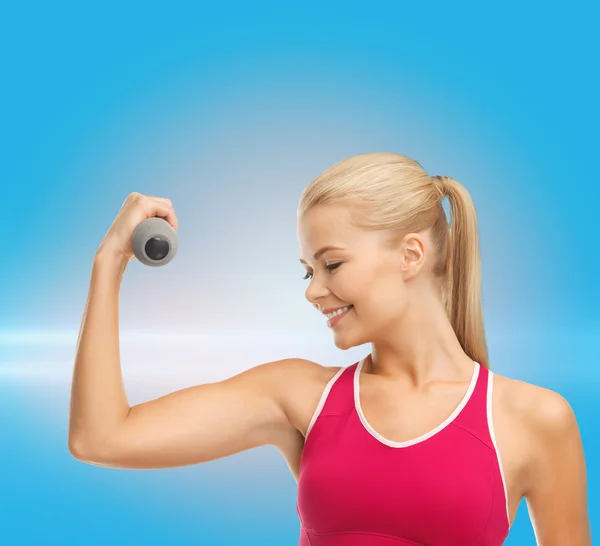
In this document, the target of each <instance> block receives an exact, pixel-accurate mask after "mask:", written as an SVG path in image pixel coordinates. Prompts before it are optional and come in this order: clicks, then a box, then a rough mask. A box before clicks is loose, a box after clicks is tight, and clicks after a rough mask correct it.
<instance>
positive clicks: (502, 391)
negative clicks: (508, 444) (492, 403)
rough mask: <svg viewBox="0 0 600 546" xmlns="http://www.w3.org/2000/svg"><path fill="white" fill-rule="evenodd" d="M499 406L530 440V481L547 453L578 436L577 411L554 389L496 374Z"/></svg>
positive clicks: (527, 447)
mask: <svg viewBox="0 0 600 546" xmlns="http://www.w3.org/2000/svg"><path fill="white" fill-rule="evenodd" d="M494 376H495V379H494V383H495V384H496V385H497V386H498V391H499V395H498V397H499V404H500V405H501V406H502V407H503V408H504V409H505V411H506V412H507V413H508V414H509V415H510V416H511V418H512V422H513V423H514V424H515V426H518V427H519V431H520V433H521V438H523V439H525V438H526V439H527V445H526V446H525V445H524V446H523V448H525V457H526V461H524V465H525V467H526V471H527V475H528V476H529V478H530V480H533V479H534V478H533V476H534V475H535V473H536V471H537V470H539V468H540V462H541V461H543V460H545V459H546V458H547V454H548V453H549V452H550V451H552V450H553V449H555V448H557V447H558V446H559V445H561V444H563V443H564V442H565V441H566V440H568V439H569V438H573V437H578V435H579V429H578V424H577V420H576V417H575V412H574V411H573V408H572V407H571V405H570V404H569V402H568V401H567V399H566V398H565V397H564V396H562V395H561V394H560V393H558V392H556V391H553V390H551V389H548V388H545V387H542V386H539V385H535V384H533V383H528V382H526V381H521V380H518V379H512V378H508V377H505V376H501V375H497V374H494Z"/></svg>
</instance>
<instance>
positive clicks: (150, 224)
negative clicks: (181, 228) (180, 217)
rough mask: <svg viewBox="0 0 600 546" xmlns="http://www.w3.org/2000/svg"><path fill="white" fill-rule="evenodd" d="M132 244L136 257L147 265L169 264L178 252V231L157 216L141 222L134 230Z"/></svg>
mask: <svg viewBox="0 0 600 546" xmlns="http://www.w3.org/2000/svg"><path fill="white" fill-rule="evenodd" d="M131 246H132V247H133V253H134V254H135V257H136V258H137V259H138V260H139V261H140V262H142V263H143V264H145V265H151V266H153V267H158V266H161V265H165V264H168V263H169V262H170V261H171V260H172V259H173V258H174V257H175V254H177V247H178V246H179V241H178V239H177V232H176V231H175V230H174V229H173V227H172V226H171V224H169V222H167V221H166V220H165V219H164V218H160V217H159V216H155V217H154V218H147V219H146V220H144V221H143V222H140V223H139V224H138V225H137V226H136V228H135V229H134V230H133V235H132V236H131Z"/></svg>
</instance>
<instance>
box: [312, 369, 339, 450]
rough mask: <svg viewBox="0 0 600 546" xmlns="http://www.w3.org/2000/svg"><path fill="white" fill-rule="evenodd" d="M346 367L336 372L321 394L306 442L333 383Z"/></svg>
mask: <svg viewBox="0 0 600 546" xmlns="http://www.w3.org/2000/svg"><path fill="white" fill-rule="evenodd" d="M345 369H346V367H344V366H342V367H341V368H340V369H339V370H338V371H337V372H336V374H335V375H334V376H333V377H332V378H331V379H330V380H329V381H328V382H327V385H325V389H324V390H323V393H322V394H321V398H320V399H319V403H318V404H317V407H316V409H315V411H314V412H313V416H312V419H311V420H310V423H309V424H308V428H307V429H306V436H304V441H305V442H306V438H308V435H309V433H310V431H311V429H312V428H313V425H314V424H315V422H316V421H317V417H319V415H320V414H321V411H322V410H323V406H324V405H325V401H326V400H327V396H328V395H329V391H330V390H331V388H332V387H333V384H334V383H335V382H336V380H337V378H338V377H339V376H340V375H342V373H343V371H344V370H345Z"/></svg>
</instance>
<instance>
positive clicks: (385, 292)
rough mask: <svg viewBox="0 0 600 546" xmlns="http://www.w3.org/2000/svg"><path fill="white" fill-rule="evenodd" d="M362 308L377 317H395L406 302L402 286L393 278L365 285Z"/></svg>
mask: <svg viewBox="0 0 600 546" xmlns="http://www.w3.org/2000/svg"><path fill="white" fill-rule="evenodd" d="M364 286H365V292H364V296H363V297H362V298H361V302H362V303H363V306H361V307H362V308H365V312H371V313H373V314H377V315H378V316H382V317H386V316H397V315H398V313H399V312H400V311H401V310H402V308H403V307H404V305H405V301H406V294H405V291H404V286H403V284H402V282H401V281H398V280H397V278H395V277H393V278H392V277H384V278H381V277H379V278H376V279H373V280H372V281H371V283H368V284H365V285H364Z"/></svg>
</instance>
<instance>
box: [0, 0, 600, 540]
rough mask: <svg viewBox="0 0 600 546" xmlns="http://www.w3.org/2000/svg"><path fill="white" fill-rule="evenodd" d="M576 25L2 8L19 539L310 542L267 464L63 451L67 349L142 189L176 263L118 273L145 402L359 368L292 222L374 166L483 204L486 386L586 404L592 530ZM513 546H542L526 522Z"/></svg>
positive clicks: (7, 533)
mask: <svg viewBox="0 0 600 546" xmlns="http://www.w3.org/2000/svg"><path fill="white" fill-rule="evenodd" d="M567 7H568V9H567ZM567 7H565V6H561V5H560V4H554V5H549V4H547V3H541V2H539V3H538V4H537V5H535V4H529V7H527V5H526V4H518V3H516V2H504V3H502V4H501V5H497V6H483V5H482V4H480V3H473V4H470V5H468V4H466V3H463V4H457V3H452V4H450V3H448V4H447V5H445V4H443V3H439V4H437V5H435V4H432V3H431V2H428V3H425V4H423V5H422V6H421V7H419V6H415V5H414V3H411V4H408V3H400V2H395V3H387V4H384V3H378V2H368V3H349V2H343V3H342V2H336V3H333V2H328V3H326V4H325V3H303V7H302V8H300V7H299V6H292V5H288V6H282V5H278V4H277V3H275V2H273V3H270V4H268V3H265V2H260V3H257V2H252V4H251V5H249V4H241V3H240V4H239V5H237V4H236V3H229V4H227V5H223V7H218V6H216V5H208V4H199V3H192V2H188V3H183V2H169V3H168V4H167V3H164V4H162V5H161V4H158V3H147V2H143V3H142V2H125V3H124V2H118V3H117V2H109V1H104V2H102V3H90V2H86V3H81V2H64V1H57V2H52V3H42V2H33V3H32V2H27V3H20V2H3V3H2V4H1V6H0V55H1V68H2V82H3V84H2V86H1V88H0V94H1V96H2V101H1V102H0V112H1V120H0V127H1V133H0V138H1V147H0V154H1V163H0V181H1V184H2V197H3V198H2V204H3V221H2V229H3V235H4V241H3V245H2V246H3V256H2V262H1V268H0V271H1V275H2V292H1V293H0V297H1V301H0V308H1V309H2V314H1V316H0V321H1V324H0V372H1V373H0V381H1V383H0V404H1V408H0V419H1V423H0V426H1V431H2V445H3V447H2V450H0V463H1V464H2V472H1V474H0V477H1V482H2V483H1V486H0V513H1V514H2V515H1V516H0V536H1V537H2V543H3V544H10V545H15V546H16V545H36V546H37V545H45V544H61V545H70V544H78V545H82V544H84V545H96V544H98V545H105V544H114V545H121V544H128V545H129V544H144V545H165V544H169V545H191V544H236V545H237V544H261V545H267V544H268V545H271V544H272V545H284V544H285V545H287V544H290V545H291V544H296V543H297V540H298V534H299V521H298V518H297V514H296V511H295V504H296V492H297V489H296V483H295V481H294V479H293V477H292V475H291V474H290V472H289V470H288V468H287V466H286V463H285V461H284V459H283V458H282V457H281V455H280V454H279V452H278V451H277V450H276V449H275V448H274V447H272V446H264V447H262V448H259V449H255V450H250V451H247V452H244V453H240V454H237V455H236V456H232V457H229V458H224V459H221V460H217V461H213V462H211V463H207V464H204V465H196V466H191V467H184V468H177V469H165V470H152V471H131V470H130V471H126V470H119V469H107V468H102V467H95V466H92V465H86V464H83V463H81V462H79V461H77V460H75V459H74V458H72V457H71V456H70V454H69V452H68V450H67V425H68V404H69V394H70V380H71V373H72V366H73V359H74V350H75V343H76V340H77V334H78V330H79V326H80V321H81V317H82V313H83V308H84V304H85V300H86V297H87V290H88V284H89V275H90V272H91V264H92V259H93V256H94V253H95V251H96V249H97V247H98V245H99V244H100V241H101V240H102V237H103V236H104V234H105V233H106V231H107V229H108V228H109V226H110V224H111V222H112V220H113V219H114V217H115V215H116V214H117V212H118V210H119V208H120V206H121V204H122V202H123V200H124V199H125V197H126V196H127V195H128V194H129V193H130V192H132V191H138V192H140V193H145V194H150V195H156V196H160V197H169V198H170V199H172V201H173V204H174V206H175V210H176V212H177V215H178V218H179V224H180V228H179V242H180V246H179V251H178V255H177V257H176V259H175V260H173V262H171V263H170V264H168V265H167V266H165V267H162V268H149V267H146V266H144V265H142V264H141V263H140V262H138V261H137V260H134V261H133V262H131V264H130V265H129V267H128V269H127V272H126V273H125V276H124V279H123V285H122V289H121V300H120V328H121V356H122V366H123V373H124V377H125V382H126V387H127V392H128V396H129V401H130V403H131V404H132V405H133V404H137V403H140V402H143V401H146V400H149V399H151V398H155V397H158V396H161V395H163V394H166V393H168V392H171V391H173V390H176V389H178V388H184V387H186V386H190V385H193V384H198V383H204V382H208V381H216V380H219V379H223V378H225V377H229V376H231V375H233V374H235V373H238V372H240V371H242V370H244V369H247V368H250V367H252V366H255V365H257V364H259V363H261V362H266V361H270V360H275V359H280V358H286V357H303V358H309V359H314V360H317V361H319V362H322V363H323V364H325V365H329V366H346V365H349V364H352V363H354V362H356V361H357V360H358V359H360V358H362V357H363V356H364V355H366V354H368V352H369V350H370V346H368V345H366V346H361V347H355V348H352V349H350V350H348V351H340V350H339V349H337V348H336V347H335V346H334V345H333V342H332V334H331V331H330V330H329V329H328V328H327V327H326V325H325V321H324V320H323V318H322V317H321V316H320V315H319V314H317V313H315V310H314V309H313V308H312V307H311V306H310V305H309V304H308V302H307V301H306V300H305V299H304V290H305V289H306V286H307V284H306V283H307V282H308V281H305V280H302V276H303V275H304V268H303V266H302V265H301V264H300V263H299V261H298V258H299V249H298V243H297V236H296V207H297V205H298V199H299V196H300V194H301V192H302V190H303V188H304V187H305V186H306V184H308V182H309V181H310V180H312V179H313V178H314V177H315V176H317V175H318V174H319V173H320V172H321V171H323V170H324V169H326V168H327V167H329V166H330V165H332V164H333V163H335V162H337V161H339V160H341V159H343V158H345V157H347V156H350V155H354V154H357V153H364V152H370V151H394V152H398V153H402V154H405V155H408V156H410V157H412V158H414V159H416V160H417V161H419V162H420V163H421V164H422V165H423V167H424V168H425V169H426V170H427V172H429V174H432V175H434V174H445V175H450V176H453V177H454V178H456V179H457V180H459V181H460V182H462V183H463V184H464V185H465V186H466V187H467V188H468V189H469V191H470V192H471V193H472V195H473V198H474V200H475V203H476V206H477V209H478V214H479V223H480V224H479V225H480V232H481V251H482V263H483V298H484V308H485V318H486V330H487V334H488V343H489V348H490V358H491V363H492V369H493V370H494V371H496V372H497V373H499V374H502V375H506V376H509V377H513V378H516V379H520V380H524V381H528V382H532V383H535V384H537V385H541V386H544V387H547V388H550V389H553V390H556V391H557V392H559V393H561V394H562V395H563V396H565V397H566V398H567V400H568V401H569V402H570V403H571V405H572V407H573V408H574V410H575V413H576V415H577V418H578V421H579V424H580V429H581V433H582V437H583V442H584V448H585V452H586V460H587V468H588V486H589V510H590V518H591V520H592V528H593V529H594V526H597V525H598V524H599V523H600V505H599V503H600V494H599V493H598V487H599V485H600V475H599V465H598V461H599V460H600V445H599V442H598V437H597V432H598V414H599V410H600V403H599V399H598V396H597V392H596V385H597V384H598V381H599V379H600V371H599V369H598V354H599V347H598V341H599V340H600V320H599V311H598V309H599V308H600V306H599V304H600V289H599V287H598V277H599V275H598V270H599V265H600V262H599V258H598V236H599V235H600V233H599V232H600V228H599V227H598V216H599V215H598V181H597V178H596V172H597V171H596V159H597V157H598V156H597V142H598V135H597V127H598V123H599V122H600V116H599V115H598V113H599V112H598V106H597V79H598V72H597V69H593V66H597V64H596V63H597V57H598V48H597V41H596V40H595V38H594V37H595V35H596V32H597V29H596V27H595V25H594V24H593V23H594V20H597V19H596V15H597V13H593V12H592V11H591V3H590V4H589V5H585V4H583V3H581V2H570V3H569V4H568V6H567ZM506 544H509V545H517V544H524V545H527V544H535V539H534V535H533V530H532V527H531V523H530V519H529V515H528V512H527V507H526V504H525V502H522V503H521V506H520V507H519V511H518V514H517V518H516V521H515V523H514V526H513V529H512V531H511V533H510V536H509V538H508V540H507V541H506Z"/></svg>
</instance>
